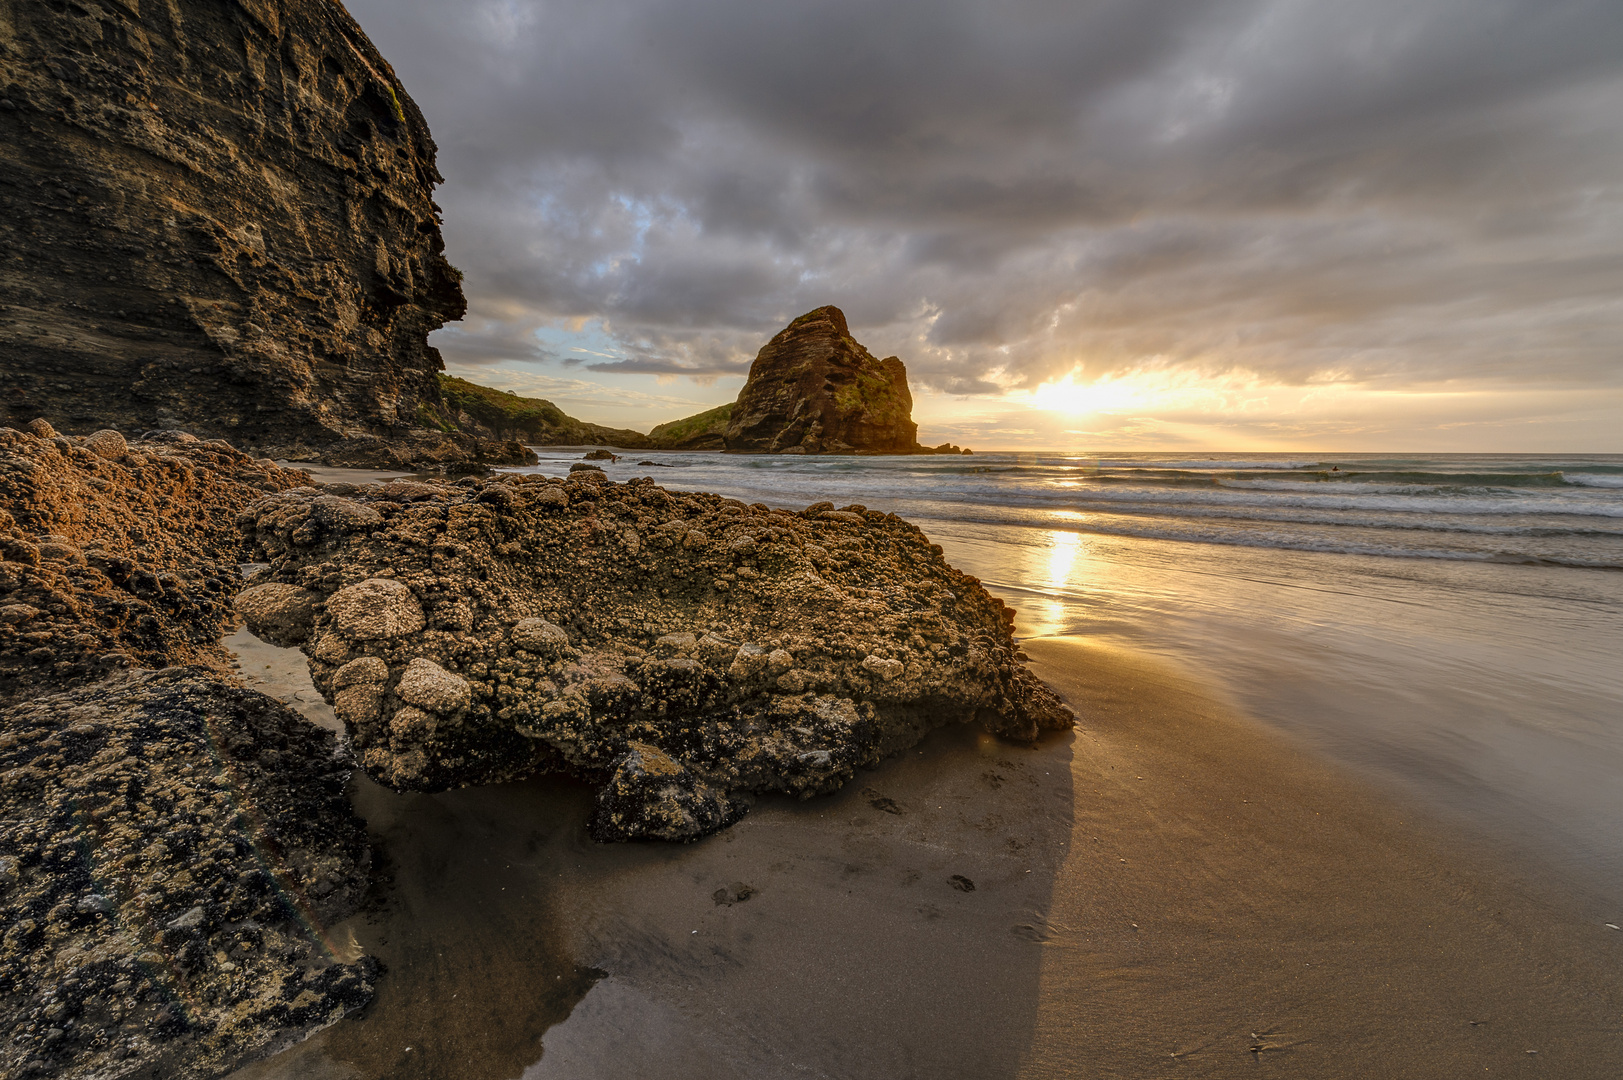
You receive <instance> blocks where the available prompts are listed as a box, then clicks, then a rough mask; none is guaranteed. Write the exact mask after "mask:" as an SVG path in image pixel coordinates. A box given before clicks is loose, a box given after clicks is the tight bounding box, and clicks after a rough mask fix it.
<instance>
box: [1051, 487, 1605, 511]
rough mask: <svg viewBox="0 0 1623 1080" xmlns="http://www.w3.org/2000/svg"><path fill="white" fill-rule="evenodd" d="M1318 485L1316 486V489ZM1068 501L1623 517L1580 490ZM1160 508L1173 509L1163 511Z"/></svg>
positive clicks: (1117, 496)
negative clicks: (1493, 494) (1490, 494)
mask: <svg viewBox="0 0 1623 1080" xmlns="http://www.w3.org/2000/svg"><path fill="white" fill-rule="evenodd" d="M1317 487H1318V485H1315V490H1316V489H1317ZM1069 494H1070V495H1071V499H1070V500H1067V504H1068V505H1070V506H1073V507H1076V508H1085V507H1087V506H1090V505H1099V506H1111V505H1114V506H1122V507H1125V506H1144V507H1149V508H1162V507H1175V506H1176V507H1181V506H1256V507H1288V508H1293V509H1300V510H1382V511H1389V512H1391V513H1395V514H1450V515H1458V514H1475V515H1482V516H1490V517H1491V516H1497V515H1501V514H1516V515H1523V514H1563V515H1571V516H1577V517H1604V518H1623V503H1620V502H1617V501H1615V500H1611V499H1605V500H1602V499H1595V498H1586V497H1584V496H1581V495H1577V494H1576V493H1568V494H1561V493H1559V492H1558V491H1551V492H1550V493H1549V494H1542V493H1541V494H1538V495H1521V494H1518V495H1512V496H1505V497H1503V498H1482V497H1474V496H1453V495H1307V494H1302V493H1294V492H1281V493H1277V494H1276V493H1274V492H1265V491H1255V492H1253V491H1233V490H1228V489H1226V488H1221V487H1218V486H1216V485H1213V486H1212V487H1210V488H1203V489H1199V490H1171V491H1168V490H1165V489H1148V488H1122V489H1115V490H1111V489H1105V490H1094V489H1088V490H1085V491H1081V490H1078V491H1073V492H1071V493H1069ZM1158 512H1170V511H1166V510H1159V511H1158Z"/></svg>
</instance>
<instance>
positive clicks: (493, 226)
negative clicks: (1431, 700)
mask: <svg viewBox="0 0 1623 1080" xmlns="http://www.w3.org/2000/svg"><path fill="white" fill-rule="evenodd" d="M349 7H350V9H351V11H352V12H353V13H354V14H355V16H356V17H357V18H358V19H359V21H360V22H361V24H362V26H364V27H365V28H366V29H367V31H368V33H370V34H371V35H372V36H373V38H374V39H375V40H376V41H377V43H378V44H379V46H380V47H381V48H382V50H383V52H384V53H385V55H387V56H388V57H389V58H390V60H391V61H392V62H393V63H394V65H395V67H396V70H397V71H398V72H399V74H400V76H401V78H402V79H403V81H404V83H405V85H406V87H407V88H408V90H409V91H410V92H411V94H412V95H413V96H414V97H415V98H416V100H417V101H418V103H419V104H420V105H421V106H422V108H423V111H424V113H425V114H426V115H427V116H428V118H429V121H430V124H431V126H432V127H433V130H434V132H435V134H436V136H437V137H438V139H439V140H440V145H441V155H440V166H441V169H442V171H443V172H444V173H445V174H446V176H447V177H448V182H447V184H446V185H445V186H444V187H443V188H442V189H441V191H440V193H439V195H438V198H439V201H440V202H441V203H442V204H443V205H444V207H445V235H446V241H447V245H448V251H449V255H450V257H451V259H452V261H453V262H455V263H456V264H457V265H458V266H460V267H461V268H462V269H463V270H464V271H465V272H466V274H467V280H466V289H467V291H468V294H469V298H470V304H471V312H472V314H471V315H470V317H469V320H468V321H467V322H466V323H465V324H463V326H462V327H460V328H456V329H453V330H448V331H444V332H442V334H441V335H438V336H436V343H437V344H439V345H440V347H441V348H442V350H444V351H445V353H446V356H447V358H448V359H454V360H455V361H456V362H459V363H462V364H466V365H476V366H478V365H485V366H488V365H494V364H501V363H508V362H533V363H537V364H547V363H559V362H562V361H563V360H566V359H569V358H570V357H571V356H573V359H574V360H575V361H577V364H576V366H577V367H580V368H583V369H584V370H586V371H591V372H597V373H602V374H606V375H647V376H658V377H662V378H670V377H673V376H674V377H679V378H680V377H693V378H697V379H701V380H703V379H714V378H718V377H725V376H728V375H736V374H740V373H742V372H743V371H745V370H747V366H748V361H749V358H751V357H753V355H754V354H755V351H756V350H757V349H759V347H760V346H761V344H763V343H764V342H765V341H766V340H767V339H768V338H769V337H770V336H771V335H772V334H773V333H774V332H775V331H776V330H778V329H779V328H781V327H782V326H783V325H784V324H785V323H786V322H787V321H788V320H789V319H790V318H792V317H793V316H795V315H797V314H800V313H801V312H803V311H806V310H809V309H811V308H813V307H816V306H818V305H819V304H823V303H836V304H839V305H840V306H841V307H843V308H844V309H845V310H846V312H847V315H848V316H849V317H850V320H851V323H852V326H853V330H854V331H855V332H856V333H857V336H858V337H859V339H860V340H862V341H863V342H864V343H865V344H867V345H868V346H869V347H870V348H871V349H872V350H873V351H874V352H875V353H876V354H877V355H881V356H883V355H888V354H896V355H900V356H901V357H902V358H903V360H904V361H905V362H906V363H907V366H908V370H909V374H910V377H911V378H912V380H913V382H914V385H915V387H916V388H918V389H921V390H927V391H928V390H934V391H940V392H943V393H949V394H968V395H994V396H995V395H1001V394H1009V393H1011V392H1015V391H1019V390H1021V389H1023V388H1024V389H1029V388H1031V387H1033V386H1035V385H1037V384H1039V383H1041V382H1044V381H1051V380H1053V379H1056V378H1058V377H1060V376H1061V375H1063V374H1065V373H1067V372H1072V371H1076V372H1079V377H1081V378H1085V379H1093V378H1099V377H1108V376H1112V375H1119V374H1121V373H1125V372H1132V371H1143V370H1163V369H1168V368H1172V369H1178V370H1181V371H1185V372H1189V373H1194V374H1197V375H1200V376H1203V377H1211V378H1242V379H1244V378H1258V379H1262V380H1264V381H1267V382H1270V383H1272V384H1278V385H1289V386H1313V385H1323V384H1337V385H1363V386H1369V387H1376V388H1383V389H1402V388H1424V387H1438V386H1452V387H1458V386H1500V387H1508V386H1531V387H1549V388H1572V387H1580V386H1587V385H1597V386H1617V385H1620V384H1623V363H1619V360H1620V356H1619V345H1618V342H1620V341H1623V110H1619V109H1618V108H1617V107H1616V103H1617V102H1618V101H1619V100H1623V8H1620V7H1619V6H1618V5H1617V3H1616V0H1494V2H1484V0H1365V2H1362V3H1357V4H1348V3H1345V2H1344V0H998V2H993V0H928V2H926V0H890V2H887V3H884V4H874V3H871V2H869V0H778V2H775V3H771V4H761V3H758V2H746V0H683V2H681V3H677V2H676V0H593V2H590V3H587V2H585V0H548V2H545V3H543V2H541V0H472V2H470V3H466V4H459V5H449V6H448V5H444V4H441V3H431V2H429V0H387V2H385V0H351V3H350V4H349ZM572 320H573V321H574V322H575V323H579V322H580V321H581V320H597V324H598V325H600V326H601V327H603V333H604V334H605V335H607V337H608V339H610V340H611V341H612V343H613V348H612V349H605V350H603V351H605V352H610V353H611V354H612V355H611V356H609V357H606V358H599V357H581V356H579V355H578V354H567V353H564V352H560V351H558V350H555V349H551V347H550V346H549V345H548V344H546V343H545V342H544V341H542V340H540V339H539V338H537V336H536V335H537V331H538V330H539V329H540V328H543V327H547V326H560V325H565V324H569V323H570V322H571V321H572Z"/></svg>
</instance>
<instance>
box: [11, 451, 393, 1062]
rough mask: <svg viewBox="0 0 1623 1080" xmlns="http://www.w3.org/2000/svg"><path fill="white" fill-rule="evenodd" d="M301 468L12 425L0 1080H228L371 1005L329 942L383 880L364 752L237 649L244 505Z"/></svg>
mask: <svg viewBox="0 0 1623 1080" xmlns="http://www.w3.org/2000/svg"><path fill="white" fill-rule="evenodd" d="M309 480H310V477H309V474H308V473H305V472H302V471H296V470H288V469H282V468H278V467H277V466H276V465H275V464H274V463H273V462H270V461H267V460H255V459H253V458H251V457H249V456H248V455H246V454H243V453H240V452H239V451H237V450H234V449H232V448H231V447H230V446H229V445H227V444H226V443H223V442H219V441H207V442H205V441H200V440H198V439H196V438H194V437H192V436H191V435H186V434H181V433H176V432H167V433H162V434H154V435H152V436H151V437H148V438H142V439H137V440H134V441H131V440H127V439H126V438H125V437H124V436H123V435H121V434H120V433H119V432H117V431H114V430H110V429H109V430H102V431H97V432H95V433H94V434H91V435H89V436H74V437H68V436H62V435H58V434H57V433H56V432H55V431H54V430H53V429H52V428H51V426H50V425H49V424H48V423H46V422H45V421H43V420H36V421H35V422H34V423H32V424H30V425H28V430H27V431H15V430H12V429H9V428H0V934H3V937H0V1036H3V1039H0V1074H3V1075H5V1076H34V1075H38V1076H46V1075H50V1076H62V1077H86V1078H88V1077H119V1076H137V1075H139V1076H166V1077H167V1076H174V1077H208V1076H217V1075H220V1074H221V1073H223V1072H224V1071H226V1070H227V1069H228V1068H229V1067H231V1066H232V1065H233V1064H234V1063H236V1062H238V1061H240V1060H241V1059H242V1058H243V1057H244V1056H245V1055H251V1054H252V1053H254V1052H256V1051H260V1050H262V1049H264V1048H265V1047H266V1046H267V1045H268V1044H269V1043H270V1042H272V1041H273V1040H276V1039H279V1038H283V1037H292V1036H295V1035H297V1034H299V1033H301V1032H308V1031H310V1030H312V1029H313V1028H316V1027H320V1026H322V1025H324V1024H326V1023H328V1022H330V1021H331V1020H333V1019H334V1018H336V1017H337V1016H340V1015H342V1014H343V1013H344V1012H346V1011H348V1010H350V1009H353V1008H356V1007H358V1006H360V1005H364V1004H365V1003H366V1002H367V1001H368V1000H369V999H370V998H371V993H372V989H371V987H372V980H373V978H374V976H375V974H376V967H375V965H373V964H372V963H370V962H369V961H362V962H360V963H356V964H350V963H342V962H335V961H336V960H338V959H339V958H338V957H336V956H335V955H334V952H333V950H332V949H331V948H330V946H329V943H328V942H327V941H326V940H325V938H324V937H323V935H322V931H321V927H323V926H327V925H331V923H332V922H333V921H335V920H337V919H339V918H342V917H344V916H345V915H347V914H349V913H350V912H352V911H353V910H354V909H355V907H356V905H357V903H358V901H359V898H360V895H361V892H362V890H363V888H364V886H365V883H366V866H367V862H368V857H367V848H366V842H365V832H364V828H363V827H362V825H361V823H360V822H359V821H358V820H356V819H355V817H354V816H353V815H352V814H351V812H350V810H349V806H348V802H347V800H346V797H345V782H346V779H347V777H348V775H349V772H350V769H351V763H350V761H349V759H348V757H347V756H346V755H345V753H344V752H341V750H340V747H339V745H338V743H337V741H336V740H335V739H334V738H333V736H332V735H331V734H329V733H327V732H324V731H322V730H320V729H319V728H317V727H315V726H313V725H312V724H311V723H310V722H309V721H307V720H305V719H304V718H303V717H301V716H299V715H297V714H296V713H293V712H290V711H289V710H287V709H286V708H284V707H283V706H281V705H280V704H278V703H277V702H275V701H273V700H272V699H270V698H268V697H265V696H263V695H260V694H257V693H252V692H250V691H247V690H244V689H242V688H241V687H240V686H237V685H235V683H234V681H233V680H232V678H231V677H230V676H229V675H228V674H227V670H228V668H229V659H228V657H227V655H226V654H225V651H224V649H223V648H222V647H221V644H220V638H221V635H222V633H223V632H224V631H225V630H226V628H227V627H228V626H229V625H230V623H231V622H232V621H233V620H234V616H233V613H232V610H231V605H230V600H231V598H232V596H233V595H234V594H235V593H236V591H237V590H238V588H239V585H238V584H235V583H236V582H237V581H238V579H239V563H240V562H241V555H242V548H243V544H242V540H241V535H240V533H239V532H238V530H237V528H236V524H235V518H236V515H237V513H238V512H240V511H241V510H242V509H243V508H245V507H247V506H248V505H250V504H251V503H252V502H253V501H254V500H255V499H257V498H260V497H263V496H264V495H265V494H266V493H267V492H278V491H284V490H289V489H297V490H303V491H307V492H309V493H311V494H312V495H318V494H319V492H318V489H316V488H313V487H301V486H300V485H303V484H307V483H309ZM171 665H194V666H187V667H177V666H171ZM142 668H164V669H165V670H163V671H160V672H156V673H154V672H152V671H143V670H140V669H142ZM8 705H9V707H7V706H8Z"/></svg>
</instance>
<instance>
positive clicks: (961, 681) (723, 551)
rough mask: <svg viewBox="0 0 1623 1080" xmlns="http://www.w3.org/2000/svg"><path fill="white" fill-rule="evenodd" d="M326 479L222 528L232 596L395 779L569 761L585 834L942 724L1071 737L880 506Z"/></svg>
mask: <svg viewBox="0 0 1623 1080" xmlns="http://www.w3.org/2000/svg"><path fill="white" fill-rule="evenodd" d="M327 492H328V493H327V494H326V495H316V494H314V493H303V492H290V493H285V494H282V495H277V496H272V497H267V498H264V499H261V500H259V501H258V502H256V503H255V504H254V505H252V506H251V507H249V508H248V509H247V510H246V511H245V512H244V513H243V514H242V515H241V517H240V518H239V521H240V523H241V524H242V526H243V528H244V529H245V530H246V531H247V533H248V535H249V537H250V538H251V539H252V541H253V544H254V547H255V550H256V552H257V554H258V555H259V556H260V557H262V558H264V559H266V560H268V561H270V563H271V568H270V570H269V571H267V572H266V574H265V575H264V577H263V578H261V579H256V581H255V583H254V585H253V586H252V587H250V588H249V589H247V590H246V591H245V592H244V593H243V594H241V596H240V597H239V599H238V604H237V606H238V610H239V611H241V612H242V613H243V615H244V616H245V618H247V620H248V622H249V626H250V628H251V629H253V630H254V632H255V633H258V634H260V635H261V636H262V637H266V638H268V639H271V640H273V641H275V642H277V643H280V644H298V645H299V646H300V648H301V649H303V651H304V653H305V655H306V656H308V657H309V658H310V667H311V673H312V675H313V677H314V680H315V684H316V686H317V688H318V689H320V690H321V692H322V693H323V694H324V695H325V696H326V697H327V699H328V700H329V701H331V702H332V703H333V705H334V707H335V708H336V710H337V712H338V715H339V716H340V717H341V718H342V719H343V721H344V723H345V725H346V726H347V728H348V730H349V732H350V735H351V738H352V739H353V741H354V745H355V748H356V751H357V754H358V756H359V758H360V760H361V763H362V765H363V767H364V768H365V769H366V770H367V772H368V773H369V774H370V775H372V776H373V777H374V778H376V779H378V780H380V781H381V782H383V783H385V784H388V785H390V786H392V787H395V788H397V789H409V790H421V791H438V790H443V789H445V788H449V787H455V786H462V785H469V784H486V783H494V782H498V781H504V780H510V779H515V778H518V777H522V776H525V775H530V774H534V773H537V772H543V771H547V770H553V769H567V770H570V771H573V772H575V773H578V774H581V775H584V776H587V777H591V778H595V779H598V780H606V786H605V787H604V789H603V791H602V793H601V794H600V797H599V813H598V815H597V817H596V819H595V822H594V833H595V835H597V836H598V837H599V838H600V839H627V838H633V837H642V836H648V837H663V838H667V839H692V838H694V837H696V836H700V835H704V834H705V833H708V832H712V831H714V830H715V829H717V828H721V827H723V826H725V825H726V824H728V823H730V822H731V821H733V820H735V819H736V817H737V816H738V814H739V813H741V812H742V810H743V807H744V805H745V799H746V796H747V794H748V793H749V792H764V791H784V792H791V793H794V794H798V795H802V796H810V795H812V794H815V793H818V792H826V791H831V790H834V789H836V788H838V787H839V786H840V785H841V784H843V783H844V782H845V781H846V780H848V779H849V778H850V777H851V776H852V775H853V774H854V771H855V769H856V768H857V767H859V766H864V765H870V764H873V763H875V762H877V761H878V760H879V759H880V758H881V757H883V756H884V755H886V754H889V753H892V752H895V751H896V750H898V749H901V748H903V747H906V746H909V745H911V744H913V743H914V742H916V741H917V740H918V739H920V738H921V737H922V736H923V735H924V734H925V733H926V732H927V731H928V730H930V729H931V728H934V727H937V726H940V725H943V724H948V723H955V722H964V721H970V720H976V721H979V722H980V723H981V724H983V725H984V726H985V727H986V728H988V729H989V730H991V731H993V732H995V733H998V734H1000V735H1005V736H1008V737H1012V738H1017V739H1024V740H1029V739H1032V738H1035V736H1036V735H1037V733H1038V731H1039V730H1040V729H1044V728H1061V727H1068V726H1070V724H1071V723H1072V717H1071V714H1070V712H1069V710H1068V709H1066V708H1065V706H1064V705H1063V704H1061V703H1060V702H1059V700H1058V699H1057V698H1056V697H1054V695H1053V694H1052V693H1051V692H1050V691H1049V690H1048V688H1047V687H1045V686H1044V685H1043V684H1042V683H1040V682H1039V681H1038V680H1037V679H1035V678H1034V677H1033V676H1032V675H1030V674H1029V673H1028V672H1027V671H1026V669H1025V668H1024V667H1023V666H1022V664H1021V663H1020V662H1019V660H1018V658H1017V656H1016V648H1015V645H1014V642H1013V639H1012V637H1011V635H1010V629H1009V628H1010V624H1011V622H1012V618H1013V613H1012V612H1010V611H1008V609H1006V608H1005V607H1004V606H1003V605H1002V604H1001V603H1000V602H999V601H997V600H995V599H994V598H992V597H991V596H990V595H988V594H987V593H986V591H985V590H984V589H983V588H981V586H980V585H979V583H978V582H976V581H975V580H974V579H973V578H970V577H968V576H966V575H964V574H962V573H959V572H958V571H957V570H954V569H953V568H952V567H951V566H949V565H947V563H946V562H945V561H944V560H943V559H942V557H941V549H940V548H939V547H937V546H934V545H932V544H930V542H929V541H928V540H927V539H926V538H925V536H924V534H923V533H922V532H920V531H919V530H918V529H917V528H916V527H914V526H912V525H909V524H908V523H907V522H905V521H902V520H900V519H899V518H896V517H895V516H893V515H885V514H880V513H877V512H871V511H866V510H865V509H864V508H862V507H860V506H852V507H847V508H845V509H844V510H835V509H834V508H833V506H832V505H830V504H827V503H823V504H818V505H816V506H813V507H809V508H807V509H806V510H805V511H803V512H801V513H798V514H795V513H789V512H786V511H780V510H769V509H768V508H767V507H765V506H762V505H759V504H757V505H756V506H753V507H750V506H745V505H744V504H742V503H740V502H737V501H736V500H730V499H723V498H720V497H718V496H714V495H694V494H677V493H671V492H667V491H665V490H664V489H662V488H660V487H658V486H656V485H655V484H654V483H653V482H652V481H651V480H633V481H631V482H630V483H627V484H613V483H610V482H608V481H606V480H604V479H603V478H602V476H601V474H600V473H595V472H591V471H583V472H580V473H576V474H574V475H572V476H571V477H570V479H569V480H568V481H560V480H548V479H543V478H540V477H512V476H508V477H502V478H500V479H499V480H492V481H489V482H482V481H478V480H473V479H469V480H464V481H461V482H460V483H458V484H455V485H449V484H422V483H413V482H394V483H390V484H383V485H372V486H369V487H365V488H360V489H335V487H334V486H331V485H330V486H329V487H328V488H327ZM335 495H339V496H342V497H340V498H334V496H335ZM340 504H342V505H340Z"/></svg>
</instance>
